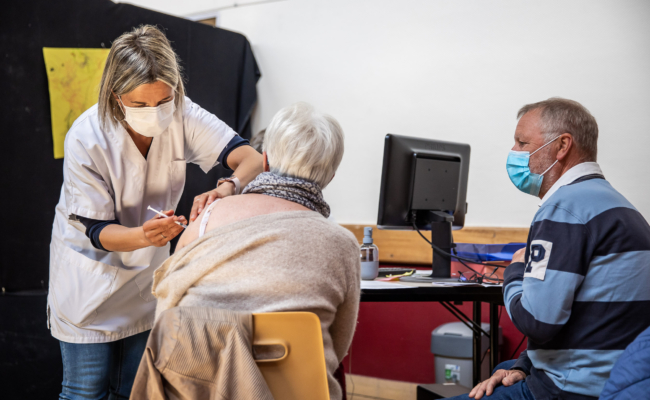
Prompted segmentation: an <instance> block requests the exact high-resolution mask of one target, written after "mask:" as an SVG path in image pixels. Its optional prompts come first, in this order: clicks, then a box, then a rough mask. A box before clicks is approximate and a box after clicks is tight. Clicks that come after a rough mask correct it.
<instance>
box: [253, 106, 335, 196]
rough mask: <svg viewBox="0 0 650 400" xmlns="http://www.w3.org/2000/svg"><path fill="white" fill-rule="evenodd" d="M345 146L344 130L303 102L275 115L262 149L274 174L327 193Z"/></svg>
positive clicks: (333, 120) (267, 130) (267, 129)
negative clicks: (316, 185)
mask: <svg viewBox="0 0 650 400" xmlns="http://www.w3.org/2000/svg"><path fill="white" fill-rule="evenodd" d="M343 142H344V137H343V130H342V129H341V126H340V125H339V123H338V122H337V121H336V120H335V119H334V118H333V117H331V116H329V115H326V114H321V113H318V112H316V111H315V110H314V108H313V107H312V106H311V105H309V104H307V103H302V102H301V103H296V104H294V105H291V106H289V107H285V108H283V109H282V110H280V111H279V112H278V113H277V114H275V116H274V117H273V120H272V121H271V123H270V124H269V126H268V128H266V133H265V135H264V144H263V145H262V149H263V150H264V151H266V155H267V157H268V160H269V167H270V169H271V172H273V173H276V174H278V175H283V176H292V177H296V178H303V179H306V180H309V181H312V182H315V183H317V184H318V185H319V186H320V187H321V189H324V188H325V187H326V186H327V185H328V184H329V183H330V181H331V180H332V177H333V176H334V173H335V172H336V169H337V168H338V167H339V164H340V163H341V159H342V158H343V151H344V145H343Z"/></svg>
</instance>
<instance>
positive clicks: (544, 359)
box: [459, 98, 650, 400]
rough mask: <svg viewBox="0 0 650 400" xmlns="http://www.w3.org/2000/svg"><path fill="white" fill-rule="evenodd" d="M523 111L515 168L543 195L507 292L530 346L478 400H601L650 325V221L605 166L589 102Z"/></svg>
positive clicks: (524, 186) (475, 393) (519, 179)
mask: <svg viewBox="0 0 650 400" xmlns="http://www.w3.org/2000/svg"><path fill="white" fill-rule="evenodd" d="M517 116H518V118H519V122H518V124H517V128H516V130H515V136H514V139H515V145H514V147H513V148H512V150H511V152H510V155H509V156H508V161H507V171H508V174H509V176H510V179H511V180H512V182H513V183H514V184H515V186H516V187H517V188H518V189H519V190H521V191H522V192H524V193H526V194H529V195H532V196H536V197H539V198H540V199H541V201H540V203H539V210H538V211H537V214H535V217H534V218H533V222H532V223H531V227H530V233H529V235H528V243H527V245H526V248H525V249H522V250H520V251H519V252H517V253H515V255H514V258H513V260H512V261H513V262H512V264H510V266H508V268H507V269H506V272H505V274H504V280H505V282H504V284H503V293H504V302H505V306H506V310H507V311H508V315H510V318H511V319H512V322H513V323H514V324H515V326H516V327H517V329H519V331H521V332H522V333H523V334H524V335H526V336H527V338H528V348H527V349H526V351H524V352H522V353H521V355H520V357H519V358H518V359H517V360H516V361H515V360H511V361H506V362H504V363H502V364H500V365H499V366H497V369H496V370H495V372H494V374H493V375H492V377H491V378H490V379H488V380H486V381H484V382H482V383H480V384H479V385H477V386H476V387H475V388H473V389H472V391H471V392H470V393H469V397H470V398H474V399H480V398H483V396H484V395H486V396H487V397H486V398H487V399H488V400H491V399H494V400H504V399H524V400H542V399H571V400H573V399H576V400H577V399H579V400H595V399H597V398H598V397H599V396H600V395H601V391H602V390H603V387H604V386H605V382H606V381H607V378H608V377H609V375H610V372H611V370H612V367H613V366H614V363H616V361H617V360H618V358H619V357H620V356H621V354H622V353H623V350H624V349H625V348H626V347H627V346H628V345H629V344H630V343H631V342H632V341H633V340H634V339H635V338H636V337H637V335H639V333H641V332H642V331H643V330H644V329H646V328H647V327H648V326H649V325H650V313H649V312H648V307H649V306H650V301H649V300H650V226H649V225H648V223H647V222H646V220H645V219H644V218H643V216H642V215H641V213H639V211H638V210H637V209H636V208H634V206H633V205H632V204H631V203H630V202H629V201H628V200H627V199H626V198H625V197H624V196H623V195H622V194H621V193H619V192H618V191H617V190H616V189H614V187H613V186H612V185H611V184H610V183H609V181H607V180H606V179H605V176H604V174H603V171H602V170H601V169H600V166H599V165H598V164H597V163H596V157H597V141H598V124H597V123H596V119H595V118H594V117H593V116H592V115H591V113H589V111H588V110H587V109H586V108H585V107H583V106H582V105H581V104H579V103H578V102H575V101H572V100H567V99H562V98H551V99H548V100H545V101H541V102H538V103H534V104H528V105H525V106H524V107H522V108H521V109H520V110H519V113H518V115H517ZM459 398H460V399H463V398H464V399H467V398H468V395H464V396H462V397H459Z"/></svg>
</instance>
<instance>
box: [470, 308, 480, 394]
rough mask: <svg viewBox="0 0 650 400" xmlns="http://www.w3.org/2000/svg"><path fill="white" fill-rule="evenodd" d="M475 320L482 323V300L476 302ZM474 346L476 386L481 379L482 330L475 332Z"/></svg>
mask: <svg viewBox="0 0 650 400" xmlns="http://www.w3.org/2000/svg"><path fill="white" fill-rule="evenodd" d="M474 322H476V323H477V324H478V325H479V326H480V325H481V302H480V301H475V302H474ZM473 336H474V338H473V347H474V349H473V350H474V351H473V354H474V359H473V360H472V361H473V364H472V366H473V368H474V371H473V376H474V386H476V385H478V383H479V382H480V381H481V332H476V330H475V331H474V332H473Z"/></svg>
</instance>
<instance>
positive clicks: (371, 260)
mask: <svg viewBox="0 0 650 400" xmlns="http://www.w3.org/2000/svg"><path fill="white" fill-rule="evenodd" d="M363 234H364V236H363V244H362V245H361V279H363V280H366V281H371V280H373V279H375V278H376V277H377V275H378V274H379V249H377V246H375V245H374V244H373V243H372V228H370V227H366V228H363Z"/></svg>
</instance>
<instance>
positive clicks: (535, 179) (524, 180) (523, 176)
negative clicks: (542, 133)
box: [506, 136, 559, 196]
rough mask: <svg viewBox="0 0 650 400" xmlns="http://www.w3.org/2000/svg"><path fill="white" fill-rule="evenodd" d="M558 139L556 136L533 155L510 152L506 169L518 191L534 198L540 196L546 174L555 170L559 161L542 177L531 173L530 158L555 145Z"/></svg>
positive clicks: (524, 152)
mask: <svg viewBox="0 0 650 400" xmlns="http://www.w3.org/2000/svg"><path fill="white" fill-rule="evenodd" d="M557 138H559V136H556V137H555V139H553V140H551V141H549V142H547V143H546V144H544V145H543V146H542V147H540V148H539V149H537V150H535V151H533V152H532V153H529V152H527V151H514V150H510V153H509V154H508V161H507V163H506V169H507V170H508V176H509V177H510V180H511V181H512V183H513V184H514V185H515V186H516V187H517V189H519V190H521V191H522V192H524V193H528V194H531V195H533V196H538V195H539V190H540V189H541V187H542V182H543V181H544V174H545V173H547V172H548V171H549V170H550V169H551V168H553V166H554V165H555V164H557V161H558V160H555V162H554V163H553V164H552V165H551V166H550V167H548V168H547V169H546V171H544V172H542V174H541V175H540V174H533V173H532V172H530V167H529V165H528V164H529V163H530V157H531V156H532V155H533V154H535V153H537V152H538V151H540V150H541V149H543V148H544V147H546V146H548V145H549V144H551V143H553V142H554V141H555V140H556V139H557Z"/></svg>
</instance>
